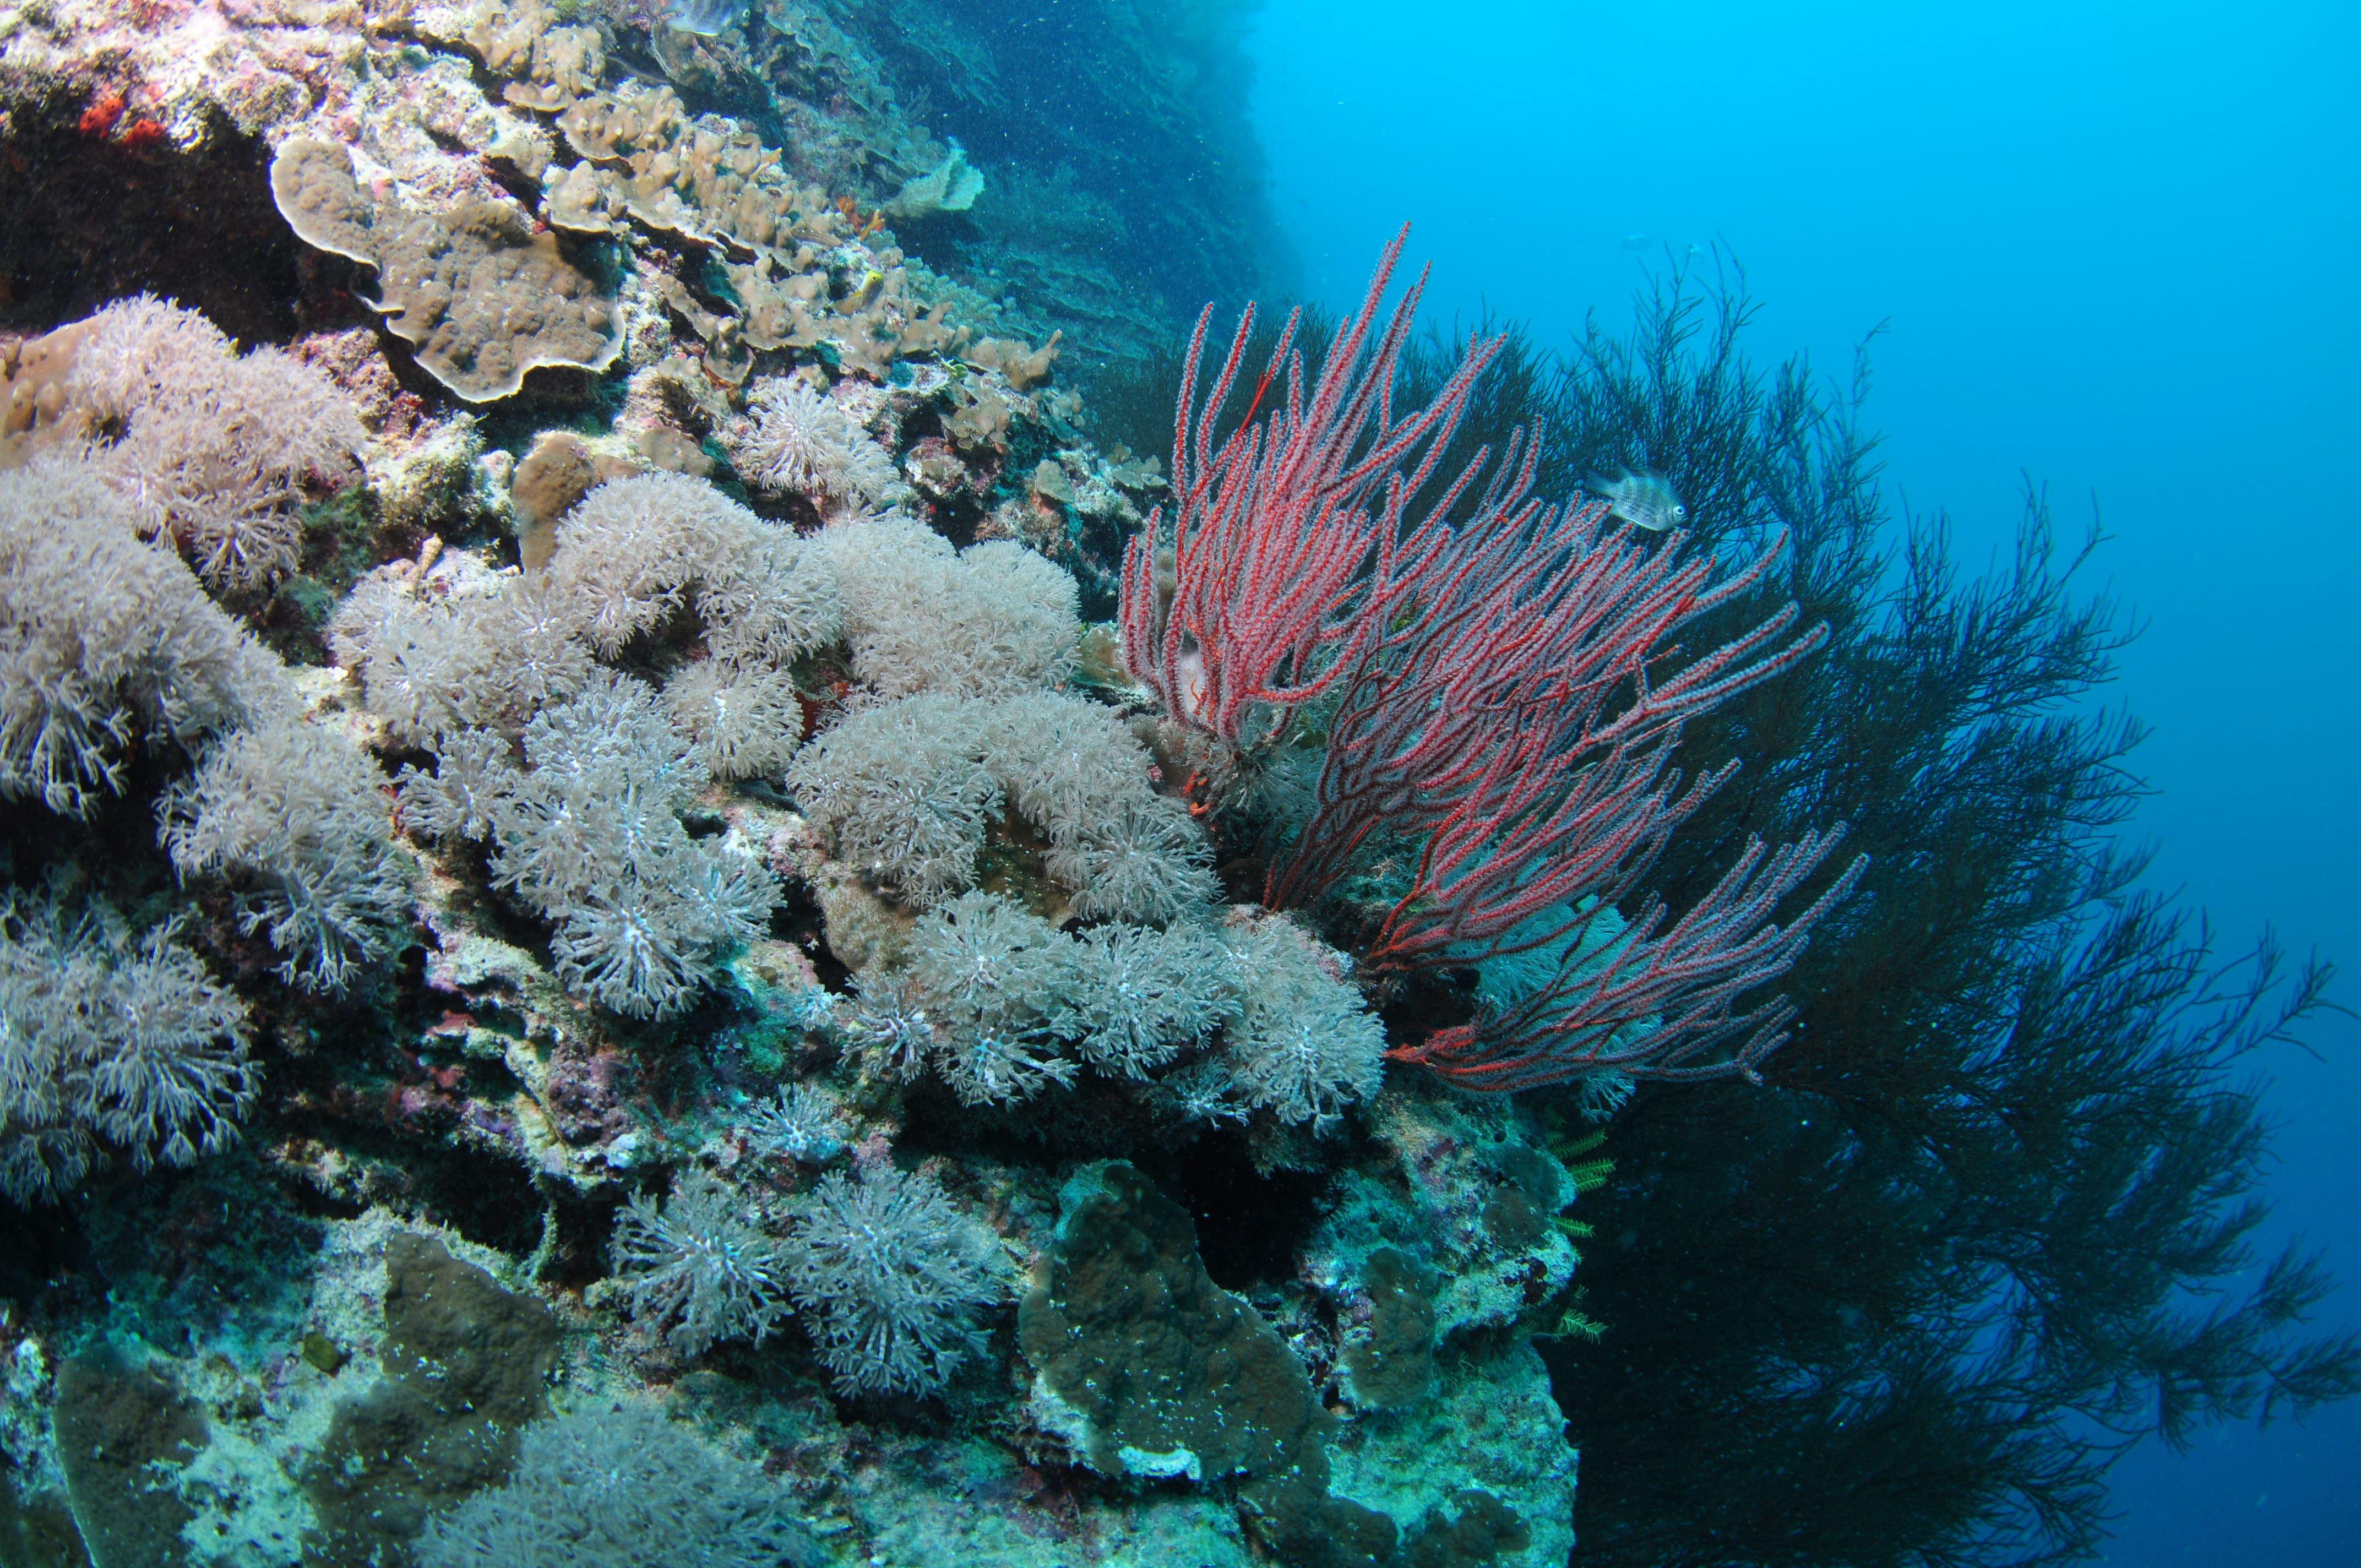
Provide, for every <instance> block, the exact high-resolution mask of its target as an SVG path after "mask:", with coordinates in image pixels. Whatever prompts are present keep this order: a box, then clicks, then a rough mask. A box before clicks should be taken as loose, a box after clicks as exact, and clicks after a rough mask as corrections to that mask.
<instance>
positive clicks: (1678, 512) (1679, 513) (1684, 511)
mask: <svg viewBox="0 0 2361 1568" xmlns="http://www.w3.org/2000/svg"><path fill="white" fill-rule="evenodd" d="M1688 515H1689V509H1688V508H1686V507H1685V506H1681V505H1679V504H1677V503H1675V506H1674V507H1673V516H1675V518H1686V517H1687V516H1688Z"/></svg>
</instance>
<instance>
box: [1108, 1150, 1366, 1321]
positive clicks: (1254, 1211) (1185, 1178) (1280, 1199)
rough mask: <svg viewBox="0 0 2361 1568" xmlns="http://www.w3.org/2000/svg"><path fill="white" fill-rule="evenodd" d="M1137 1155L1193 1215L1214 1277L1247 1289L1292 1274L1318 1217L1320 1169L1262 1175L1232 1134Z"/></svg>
mask: <svg viewBox="0 0 2361 1568" xmlns="http://www.w3.org/2000/svg"><path fill="white" fill-rule="evenodd" d="M1138 1163H1139V1164H1140V1165H1141V1166H1142V1167H1143V1168H1146V1169H1148V1170H1149V1171H1150V1172H1152V1173H1153V1174H1154V1175H1155V1177H1156V1179H1157V1181H1158V1183H1159V1185H1160V1186H1162V1187H1163V1188H1164V1189H1165V1190H1167V1191H1169V1192H1170V1193H1171V1194H1172V1196H1173V1197H1174V1199H1176V1200H1177V1201H1179V1202H1180V1206H1181V1207H1182V1208H1184V1209H1186V1210H1188V1211H1189V1217H1190V1218H1191V1220H1193V1221H1195V1222H1196V1225H1197V1251H1198V1254H1199V1255H1200V1256H1202V1258H1203V1260H1204V1264H1205V1272H1206V1273H1207V1274H1210V1275H1212V1276H1213V1283H1214V1284H1216V1285H1219V1286H1220V1287H1221V1288H1223V1289H1224V1290H1235V1291H1239V1292H1246V1291H1249V1290H1252V1289H1254V1288H1256V1287H1257V1286H1263V1285H1279V1284H1281V1283H1284V1282H1285V1281H1287V1280H1290V1279H1291V1278H1293V1277H1294V1276H1295V1272H1296V1266H1295V1258H1296V1255H1297V1254H1298V1253H1300V1252H1301V1250H1302V1248H1303V1243H1304V1239H1305V1237H1307V1236H1308V1235H1309V1234H1311V1232H1312V1226H1314V1225H1315V1224H1317V1223H1319V1221H1320V1200H1321V1195H1322V1194H1323V1192H1324V1191H1326V1190H1327V1186H1328V1173H1327V1172H1326V1171H1325V1170H1280V1171H1273V1172H1272V1173H1271V1174H1269V1175H1268V1176H1265V1175H1263V1174H1261V1173H1260V1172H1258V1171H1257V1170H1256V1169H1255V1168H1254V1162H1253V1160H1252V1158H1251V1157H1249V1154H1248V1151H1247V1149H1246V1145H1245V1144H1244V1143H1243V1142H1241V1141H1240V1140H1238V1139H1235V1138H1205V1139H1202V1140H1201V1141H1200V1142H1198V1143H1195V1144H1191V1146H1189V1148H1188V1149H1187V1150H1186V1151H1185V1152H1184V1153H1183V1154H1181V1155H1180V1157H1176V1158H1173V1159H1170V1160H1169V1161H1164V1162H1158V1161H1155V1160H1153V1159H1142V1160H1140V1161H1139V1162H1138Z"/></svg>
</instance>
